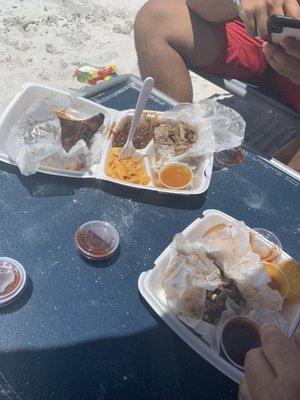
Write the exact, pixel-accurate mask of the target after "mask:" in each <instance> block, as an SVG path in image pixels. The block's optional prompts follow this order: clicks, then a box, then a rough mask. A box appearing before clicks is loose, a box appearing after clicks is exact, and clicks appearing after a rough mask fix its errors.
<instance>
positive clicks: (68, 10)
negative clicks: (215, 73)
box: [0, 0, 224, 113]
mask: <svg viewBox="0 0 300 400" xmlns="http://www.w3.org/2000/svg"><path fill="white" fill-rule="evenodd" d="M143 3H145V1H144V0H129V1H127V2H126V7H125V6H124V1H123V0H113V1H111V0H110V1H108V0H89V1H88V2H87V1H84V0H52V1H50V0H45V1H43V0H18V1H13V0H1V4H0V71H1V74H0V87H1V98H0V113H1V112H3V110H4V108H5V107H6V105H7V104H8V102H9V101H10V100H11V99H12V97H13V96H14V95H15V94H16V93H17V92H18V91H19V90H20V88H21V87H22V85H23V84H24V83H26V82H38V83H42V84H46V85H50V86H53V87H56V88H59V89H63V90H66V91H74V90H77V89H78V88H80V87H82V84H80V83H78V82H77V81H75V80H74V78H73V74H74V71H75V69H76V67H77V66H78V65H80V64H82V63H87V64H92V65H97V66H101V65H107V64H116V65H117V68H118V72H119V73H120V74H122V73H133V74H136V75H139V72H138V66H137V58H136V53H135V49H134V41H133V22H134V18H135V15H136V13H137V11H138V9H139V8H140V7H141V6H142V5H143ZM192 80H193V86H194V100H195V101H199V100H201V99H203V98H206V97H209V96H212V95H214V94H215V93H224V92H223V91H222V89H220V88H218V87H217V86H215V85H212V84H211V83H209V82H207V81H205V80H204V79H202V78H200V77H198V76H196V75H194V74H193V75H192Z"/></svg>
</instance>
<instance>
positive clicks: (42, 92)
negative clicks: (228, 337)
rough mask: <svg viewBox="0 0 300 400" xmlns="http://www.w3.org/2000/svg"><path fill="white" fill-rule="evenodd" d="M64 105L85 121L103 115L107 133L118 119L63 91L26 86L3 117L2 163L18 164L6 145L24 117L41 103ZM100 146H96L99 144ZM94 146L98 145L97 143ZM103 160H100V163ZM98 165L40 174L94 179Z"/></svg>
mask: <svg viewBox="0 0 300 400" xmlns="http://www.w3.org/2000/svg"><path fill="white" fill-rule="evenodd" d="M53 98H55V100H57V101H58V103H60V102H64V103H65V102H68V103H69V104H70V109H69V110H68V111H69V114H70V115H72V113H73V114H74V116H76V117H79V118H82V119H85V118H89V117H91V116H94V115H96V114H98V113H100V112H101V113H103V114H104V116H105V120H104V124H103V128H102V129H104V130H107V129H108V128H109V125H110V124H111V122H112V120H113V119H114V118H115V116H114V113H113V111H112V110H110V109H108V108H106V107H103V106H101V105H99V104H96V103H93V102H92V101H89V100H86V99H83V98H79V97H74V96H72V95H70V94H68V93H64V92H62V91H60V90H57V89H53V88H49V87H46V86H43V85H38V84H28V85H24V86H23V89H22V90H21V91H20V92H19V93H17V95H16V96H15V97H14V98H13V99H12V101H11V102H10V103H9V105H8V107H7V108H6V110H5V111H4V113H3V114H2V115H1V117H0V160H1V161H4V162H6V163H9V164H14V162H13V161H12V160H11V159H10V158H9V157H8V155H7V154H6V150H5V142H6V140H7V138H8V136H9V134H10V131H11V128H12V127H13V125H14V124H15V123H16V121H17V120H18V119H19V118H20V117H21V115H22V114H23V113H24V112H25V111H26V110H27V109H28V108H29V107H30V106H31V105H32V104H33V103H34V102H36V101H37V100H41V99H43V100H46V101H47V100H49V99H53ZM96 144H97V143H95V145H96ZM93 146H94V144H93ZM99 161H100V160H99ZM96 166H97V164H95V165H93V166H92V167H91V168H90V169H88V170H84V171H69V170H67V169H58V168H51V167H41V168H40V169H39V172H43V173H46V174H51V175H59V176H66V177H77V178H91V177H94V176H95V170H96Z"/></svg>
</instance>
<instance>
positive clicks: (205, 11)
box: [187, 0, 238, 22]
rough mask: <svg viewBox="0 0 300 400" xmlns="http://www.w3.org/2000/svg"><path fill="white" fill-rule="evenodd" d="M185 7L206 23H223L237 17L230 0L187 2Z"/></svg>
mask: <svg viewBox="0 0 300 400" xmlns="http://www.w3.org/2000/svg"><path fill="white" fill-rule="evenodd" d="M187 5H188V7H189V8H190V9H191V10H192V11H194V12H195V13H196V14H198V15H199V16H200V17H201V18H203V19H205V20H206V21H208V22H225V21H229V20H231V19H233V18H237V17H238V10H237V8H236V7H235V6H234V4H233V1H232V0H187Z"/></svg>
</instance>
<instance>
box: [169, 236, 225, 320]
mask: <svg viewBox="0 0 300 400" xmlns="http://www.w3.org/2000/svg"><path fill="white" fill-rule="evenodd" d="M221 283H222V281H221V274H220V270H219V269H218V268H217V267H216V265H215V264H214V263H213V262H212V261H211V260H210V259H209V258H208V257H207V255H206V251H205V249H204V248H203V247H202V246H201V244H199V243H195V242H194V243H191V242H190V241H189V240H187V239H186V238H185V237H184V236H183V234H178V235H176V236H175V237H174V240H173V243H172V245H171V249H170V256H169V265H168V268H167V271H166V274H165V277H164V280H163V286H164V289H165V292H166V297H167V301H168V305H169V307H170V309H171V310H172V311H173V312H174V313H175V314H176V315H178V316H179V318H183V319H184V320H189V326H191V324H193V321H194V322H195V323H197V322H198V321H199V320H201V318H202V315H203V311H204V302H205V296H206V289H209V290H214V289H216V288H217V287H218V286H219V285H220V284H221Z"/></svg>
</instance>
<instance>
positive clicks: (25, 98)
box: [0, 84, 213, 195]
mask: <svg viewBox="0 0 300 400" xmlns="http://www.w3.org/2000/svg"><path fill="white" fill-rule="evenodd" d="M53 98H55V99H57V100H58V101H64V102H65V101H68V102H69V103H70V105H71V107H70V109H69V110H68V114H70V115H72V113H73V114H74V116H76V117H80V118H82V119H85V118H89V117H91V116H94V115H96V114H97V113H100V112H101V113H103V114H104V116H105V120H104V124H103V128H102V131H104V134H105V137H106V142H105V144H104V148H103V151H102V154H99V161H98V162H96V163H95V164H94V165H92V166H91V167H90V168H89V169H87V170H83V171H70V170H67V169H58V168H51V167H43V166H42V167H40V168H39V172H43V173H46V174H51V175H58V176H65V177H73V178H96V179H101V180H106V181H110V182H114V183H117V184H119V185H122V186H127V187H132V188H135V189H144V190H152V191H157V192H161V193H171V194H172V193H173V194H179V195H195V194H200V193H204V192H205V191H206V190H207V189H208V187H209V184H210V179H211V175H212V168H213V155H209V156H208V157H207V158H206V159H205V161H204V163H203V165H202V167H201V168H202V170H201V176H202V178H201V179H199V185H198V186H196V187H195V188H193V189H190V190H189V189H186V190H170V189H166V188H162V187H156V186H152V185H151V184H149V185H145V186H144V185H137V184H133V183H129V182H125V181H119V180H117V179H113V178H111V177H109V176H108V175H107V174H106V173H105V166H106V160H107V156H108V152H109V150H110V148H111V142H112V141H111V139H109V135H108V134H109V132H110V131H111V127H112V126H113V125H115V124H117V123H118V122H119V121H120V120H121V119H122V118H124V117H125V116H126V115H128V114H132V113H133V110H127V111H121V112H120V111H116V110H112V109H109V108H106V107H104V106H101V105H99V104H96V103H94V102H92V101H90V100H87V99H84V98H80V97H74V96H72V95H70V94H68V93H65V92H62V91H60V90H57V89H53V88H50V87H46V86H43V85H39V84H27V85H24V87H23V89H22V90H21V91H20V92H19V93H17V95H16V96H15V97H14V98H13V100H12V101H11V102H10V104H9V105H8V107H7V108H6V110H5V111H4V113H3V114H2V115H1V117H0V160H1V161H4V162H6V163H10V164H14V162H13V161H12V160H11V159H10V158H9V157H8V155H7V153H6V150H5V142H6V140H7V137H8V135H9V133H10V131H11V128H12V127H13V125H14V124H15V123H16V121H17V120H18V119H19V118H20V117H21V115H22V114H23V113H24V112H25V111H26V110H27V109H28V108H29V107H30V106H31V105H32V104H33V103H34V102H36V101H37V100H40V99H44V100H47V99H48V100H49V99H53ZM157 114H160V113H157ZM97 143H98V140H97V139H95V141H94V143H93V145H92V147H93V149H95V147H97Z"/></svg>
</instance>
